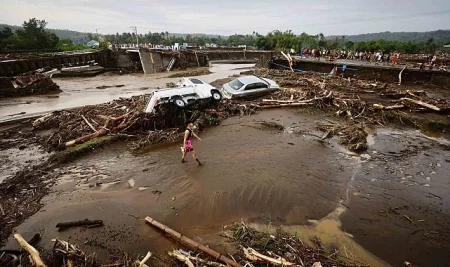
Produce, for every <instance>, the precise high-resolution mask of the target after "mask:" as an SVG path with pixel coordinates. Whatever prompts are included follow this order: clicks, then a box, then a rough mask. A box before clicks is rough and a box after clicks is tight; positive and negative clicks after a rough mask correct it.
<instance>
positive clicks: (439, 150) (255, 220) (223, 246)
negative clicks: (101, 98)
mask: <svg viewBox="0 0 450 267" xmlns="http://www.w3.org/2000/svg"><path fill="white" fill-rule="evenodd" d="M212 75H214V74H212ZM125 77H126V76H125ZM222 77H223V76H222ZM161 80H162V81H163V82H164V83H165V82H166V81H165V80H164V79H161ZM119 83H120V84H126V83H123V82H116V81H113V82H111V84H119ZM107 90H116V88H108V89H105V90H103V91H107ZM117 90H121V89H117ZM438 93H441V92H438ZM116 96H117V95H116ZM424 114H425V115H427V114H426V113H424ZM440 118H442V116H441V117H440ZM330 120H336V123H339V121H340V119H339V118H335V117H334V116H333V117H332V116H330V115H327V114H326V113H322V112H310V111H308V110H302V111H300V110H298V111H297V110H282V109H277V110H270V111H263V112H260V113H258V114H256V115H252V116H247V115H245V116H242V117H232V118H229V119H227V120H225V121H223V122H222V123H221V125H220V126H217V127H213V128H209V129H208V130H207V131H206V132H203V133H201V134H200V136H201V138H202V141H201V142H195V149H196V150H197V152H198V156H199V158H200V159H201V160H202V161H204V162H205V165H204V166H201V167H199V166H197V164H196V163H195V161H194V160H193V159H192V158H190V157H189V155H188V158H187V159H188V160H187V163H184V164H182V163H181V162H180V160H181V152H180V145H181V144H180V143H168V144H167V143H166V144H158V145H152V146H150V147H147V148H146V149H144V150H143V151H141V152H139V153H134V154H133V153H131V152H129V151H127V149H126V144H125V143H121V142H116V143H113V144H111V145H109V146H107V147H105V148H101V149H96V150H95V151H93V152H92V153H90V154H87V155H86V156H85V157H83V158H81V159H78V160H76V161H73V162H71V163H68V164H65V165H61V166H59V167H58V168H57V169H55V170H53V171H52V173H53V176H56V177H58V178H57V179H56V181H57V183H56V184H55V185H53V186H52V187H51V188H49V190H50V192H49V194H47V195H46V196H45V197H44V198H43V199H42V201H41V204H42V208H41V209H40V212H38V213H36V214H34V215H33V216H31V217H30V218H28V219H27V220H25V222H24V223H23V224H21V225H20V226H18V227H17V228H16V230H17V231H19V232H20V233H22V234H23V235H24V237H26V238H29V237H31V236H33V235H34V234H35V233H36V232H39V233H41V234H42V235H43V241H42V242H41V244H40V246H41V247H42V248H43V249H45V250H47V251H50V250H51V248H52V245H53V244H52V243H51V242H50V240H51V239H52V238H55V237H59V238H61V239H64V240H68V241H70V242H72V243H75V244H77V245H79V246H80V248H81V249H82V250H84V251H89V252H96V253H97V255H98V256H99V258H100V259H103V260H105V262H107V261H108V259H111V258H113V257H115V256H117V255H118V254H120V253H121V252H122V251H125V252H127V253H129V254H130V255H137V254H141V255H142V254H145V253H146V252H147V251H148V250H151V251H153V252H156V253H160V254H161V255H162V254H165V252H166V251H167V250H170V249H172V248H173V247H177V246H178V245H175V244H174V243H172V241H170V240H168V239H166V238H165V237H164V236H163V235H161V234H160V233H159V232H157V231H155V230H153V229H152V228H151V227H149V226H148V225H146V224H145V222H144V221H143V218H144V217H145V216H148V215H149V216H151V217H153V218H155V219H157V220H158V221H160V222H162V223H164V224H166V225H168V226H170V227H172V228H174V229H176V230H178V231H180V232H182V233H183V234H185V235H187V236H189V237H192V238H193V239H195V240H196V241H198V242H201V243H204V244H208V245H210V246H211V247H213V248H215V249H217V250H219V251H223V252H225V251H229V250H232V249H233V248H232V247H230V246H229V243H228V242H227V239H226V238H223V237H221V236H220V233H222V231H224V230H226V229H227V228H228V227H229V226H230V224H231V223H233V222H236V221H240V220H244V221H247V222H250V223H251V225H252V226H255V227H256V228H257V229H260V230H268V231H271V230H273V229H275V228H276V227H279V226H281V227H283V228H284V229H285V230H287V231H288V232H291V233H297V234H298V235H299V236H300V237H301V238H302V240H304V241H305V242H311V239H313V238H315V237H318V238H319V239H320V240H321V242H322V243H323V244H324V246H326V248H327V249H328V250H329V251H332V250H333V249H336V250H339V251H340V252H339V254H340V255H341V256H346V257H347V258H349V259H351V260H356V261H359V262H364V263H368V264H370V265H371V266H388V265H393V266H399V265H402V264H403V262H404V261H409V262H413V263H414V264H418V265H419V266H445V263H446V262H447V261H448V260H449V256H448V255H450V253H449V251H450V247H449V245H448V244H449V242H448V241H449V237H450V224H449V222H450V220H449V207H450V204H449V201H450V198H449V196H448V194H447V192H448V191H449V186H450V184H449V181H448V175H447V174H448V172H449V171H450V162H449V158H450V142H449V141H448V136H445V135H444V136H441V135H442V132H440V133H438V134H436V133H435V132H434V133H433V135H432V137H431V136H430V133H429V132H427V131H426V129H423V132H420V131H411V130H407V129H392V128H378V129H373V128H370V129H367V131H368V132H369V136H368V138H367V143H368V150H367V151H365V152H364V153H363V154H355V153H352V152H349V151H347V150H346V149H345V148H344V147H343V146H341V145H339V140H338V137H333V138H331V139H326V140H322V139H321V137H322V136H323V133H321V132H319V131H314V130H312V129H315V127H316V125H317V122H321V121H327V122H330ZM424 133H426V134H428V136H427V135H425V134H424ZM444 134H445V131H444ZM18 142H20V141H18ZM36 149H39V148H36ZM35 152H36V151H35V148H33V147H31V146H30V147H27V148H26V149H24V151H23V153H26V155H25V157H22V156H20V155H21V154H20V153H19V152H18V151H9V154H8V153H7V154H5V155H7V156H5V157H4V158H2V161H8V162H9V163H11V162H12V163H11V164H16V163H15V161H13V160H14V159H11V158H10V157H12V156H13V155H19V156H17V159H15V160H16V161H17V162H18V163H17V166H18V168H20V166H21V165H20V164H21V163H20V161H22V160H23V158H26V159H25V160H32V161H33V162H39V161H40V160H41V159H40V158H39V157H38V156H35V155H34V154H33V153H35ZM38 154H39V151H38ZM8 155H10V156H8ZM27 155H28V156H27ZM0 173H2V175H8V170H7V169H0ZM86 218H89V219H92V220H96V219H101V220H103V221H104V223H105V226H104V227H102V228H94V229H84V228H72V229H68V230H65V231H62V232H58V231H57V229H56V228H55V227H54V226H55V225H56V224H57V223H58V222H66V221H78V220H83V219H86ZM5 247H7V248H16V247H17V245H16V244H15V242H14V241H13V240H11V238H10V239H9V241H8V242H7V244H6V246H5ZM152 264H155V265H167V264H165V262H164V261H162V262H161V261H158V260H153V262H152Z"/></svg>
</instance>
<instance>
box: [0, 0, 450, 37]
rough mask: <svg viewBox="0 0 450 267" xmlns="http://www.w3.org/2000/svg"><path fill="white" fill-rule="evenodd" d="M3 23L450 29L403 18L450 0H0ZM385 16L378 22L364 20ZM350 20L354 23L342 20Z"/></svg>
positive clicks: (444, 6)
mask: <svg viewBox="0 0 450 267" xmlns="http://www.w3.org/2000/svg"><path fill="white" fill-rule="evenodd" d="M0 1H1V5H2V8H1V9H0V20H1V21H0V22H2V23H8V24H15V25H19V24H22V22H23V21H24V20H28V19H29V18H32V17H36V18H39V19H45V20H46V21H48V22H49V24H48V26H49V27H50V28H62V29H71V30H79V31H89V32H94V31H95V29H97V28H100V29H99V32H101V33H115V32H124V31H130V26H131V25H133V26H138V30H139V31H140V32H148V31H152V32H156V31H158V32H161V31H169V32H180V33H200V32H203V33H216V34H222V35H229V34H234V33H252V32H253V31H257V32H260V33H267V32H269V31H272V30H276V29H278V30H288V29H290V30H293V31H294V32H296V33H301V32H303V31H305V32H308V33H311V34H316V33H319V32H323V33H324V34H355V33H365V32H379V31H425V30H435V29H439V28H446V27H449V26H448V25H450V16H449V15H448V14H450V13H447V14H446V15H445V14H444V15H441V16H432V17H431V16H425V17H404V18H401V19H398V20H394V19H388V20H383V19H382V18H383V17H386V16H396V15H397V16H403V15H408V14H416V13H422V12H430V11H441V10H450V1H444V0H433V1H421V0H409V1H406V0H397V1H395V2H393V1H390V0H377V1H373V0H360V1H352V0H341V1H331V0H321V1H304V0H282V1H275V0H260V1H251V0H227V1H210V0H209V1H205V0H191V1H185V0H183V1H182V0H172V1H159V0H128V1H119V0H109V1H107V2H105V1H96V0H71V1H69V0H59V1H54V0H41V1H38V2H37V1H34V0H0ZM365 18H381V19H380V20H379V21H377V20H374V21H360V20H364V19H365ZM345 21H351V22H350V23H343V22H345Z"/></svg>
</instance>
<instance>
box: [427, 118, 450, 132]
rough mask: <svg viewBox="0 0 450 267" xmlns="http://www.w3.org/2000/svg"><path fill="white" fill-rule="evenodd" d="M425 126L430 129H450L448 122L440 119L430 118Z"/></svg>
mask: <svg viewBox="0 0 450 267" xmlns="http://www.w3.org/2000/svg"><path fill="white" fill-rule="evenodd" d="M427 127H428V128H429V129H432V130H438V131H442V132H444V131H449V130H450V123H448V122H445V121H441V120H430V121H428V122H427Z"/></svg>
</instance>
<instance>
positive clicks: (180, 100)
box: [173, 98, 186, 108]
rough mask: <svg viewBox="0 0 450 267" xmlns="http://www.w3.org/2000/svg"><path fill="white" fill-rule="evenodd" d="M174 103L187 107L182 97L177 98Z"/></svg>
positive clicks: (180, 106)
mask: <svg viewBox="0 0 450 267" xmlns="http://www.w3.org/2000/svg"><path fill="white" fill-rule="evenodd" d="M173 104H174V105H175V106H177V107H179V108H184V107H186V103H185V102H184V101H183V99H181V98H175V100H174V101H173Z"/></svg>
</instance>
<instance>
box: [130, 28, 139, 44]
mask: <svg viewBox="0 0 450 267" xmlns="http://www.w3.org/2000/svg"><path fill="white" fill-rule="evenodd" d="M130 28H131V29H133V30H134V34H136V46H137V47H139V36H138V33H137V27H136V26H131V27H130Z"/></svg>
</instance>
